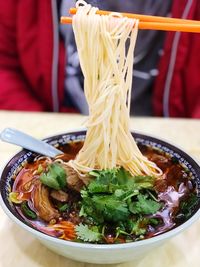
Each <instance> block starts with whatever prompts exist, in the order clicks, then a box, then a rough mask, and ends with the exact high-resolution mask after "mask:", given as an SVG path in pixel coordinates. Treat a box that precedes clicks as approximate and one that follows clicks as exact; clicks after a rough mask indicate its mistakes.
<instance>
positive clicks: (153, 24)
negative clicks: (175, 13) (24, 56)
mask: <svg viewBox="0 0 200 267" xmlns="http://www.w3.org/2000/svg"><path fill="white" fill-rule="evenodd" d="M76 12H77V9H76V8H70V10H69V13H70V14H72V15H74V14H76ZM110 13H112V12H110V11H105V10H97V12H96V14H99V15H109V14H110ZM121 14H122V16H124V17H128V18H135V19H139V20H140V21H139V29H142V30H160V31H180V32H196V33H200V21H197V20H187V19H175V18H168V17H159V16H148V15H140V14H131V13H121ZM61 23H62V24H71V23H72V18H71V17H61Z"/></svg>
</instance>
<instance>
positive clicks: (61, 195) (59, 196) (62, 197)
mask: <svg viewBox="0 0 200 267" xmlns="http://www.w3.org/2000/svg"><path fill="white" fill-rule="evenodd" d="M50 196H51V197H52V198H53V199H55V200H58V201H60V202H66V201H67V200H68V198H69V196H68V194H67V193H66V192H64V191H62V190H54V189H53V190H52V191H51V193H50Z"/></svg>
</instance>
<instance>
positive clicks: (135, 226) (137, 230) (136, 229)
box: [128, 219, 147, 236]
mask: <svg viewBox="0 0 200 267" xmlns="http://www.w3.org/2000/svg"><path fill="white" fill-rule="evenodd" d="M128 224H129V225H128V226H129V230H130V234H134V235H137V236H139V235H144V234H145V233H146V231H147V228H146V225H145V224H143V221H142V220H140V219H139V220H137V221H134V220H129V221H128Z"/></svg>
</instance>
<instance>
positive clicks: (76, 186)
mask: <svg viewBox="0 0 200 267" xmlns="http://www.w3.org/2000/svg"><path fill="white" fill-rule="evenodd" d="M62 167H63V168H64V169H65V171H66V174H67V186H68V187H69V188H70V189H73V190H75V191H78V192H80V191H81V189H82V188H83V186H84V185H87V184H88V183H89V181H90V178H89V176H84V177H82V176H80V175H79V174H78V173H77V172H76V171H75V170H74V169H73V168H72V167H70V166H68V165H66V164H63V165H62Z"/></svg>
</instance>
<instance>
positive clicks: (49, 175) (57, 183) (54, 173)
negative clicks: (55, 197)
mask: <svg viewBox="0 0 200 267" xmlns="http://www.w3.org/2000/svg"><path fill="white" fill-rule="evenodd" d="M40 181H41V182H42V183H43V184H45V185H47V186H48V187H50V188H53V189H56V190H60V189H62V188H64V187H65V186H66V172H65V170H64V169H63V168H62V167H61V166H60V164H58V163H52V164H50V165H49V166H48V171H47V172H46V173H42V174H41V175H40Z"/></svg>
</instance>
